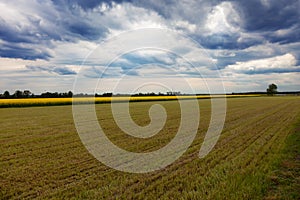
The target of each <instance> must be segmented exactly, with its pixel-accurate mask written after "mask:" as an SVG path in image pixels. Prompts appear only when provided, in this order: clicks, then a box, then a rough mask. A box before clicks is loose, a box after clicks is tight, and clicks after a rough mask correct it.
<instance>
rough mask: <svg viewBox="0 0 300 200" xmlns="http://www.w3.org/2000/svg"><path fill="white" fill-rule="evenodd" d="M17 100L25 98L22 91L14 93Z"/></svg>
mask: <svg viewBox="0 0 300 200" xmlns="http://www.w3.org/2000/svg"><path fill="white" fill-rule="evenodd" d="M14 97H15V98H22V97H23V92H22V91H20V90H16V91H15V93H14Z"/></svg>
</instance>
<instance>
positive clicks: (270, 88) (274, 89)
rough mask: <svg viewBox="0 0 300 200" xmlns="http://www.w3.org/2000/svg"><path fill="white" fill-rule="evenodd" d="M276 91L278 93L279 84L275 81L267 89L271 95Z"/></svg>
mask: <svg viewBox="0 0 300 200" xmlns="http://www.w3.org/2000/svg"><path fill="white" fill-rule="evenodd" d="M276 93H277V85H276V84H274V83H272V84H270V85H269V88H268V89H267V94H268V95H269V96H273V95H274V94H276Z"/></svg>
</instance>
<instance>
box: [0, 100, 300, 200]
mask: <svg viewBox="0 0 300 200" xmlns="http://www.w3.org/2000/svg"><path fill="white" fill-rule="evenodd" d="M157 103H160V104H161V105H163V106H164V107H165V108H166V111H167V114H168V118H167V123H166V125H165V127H164V129H163V130H162V131H161V132H159V133H158V134H157V135H155V136H153V137H151V138H149V139H137V138H133V137H131V136H128V135H126V134H124V133H123V132H122V131H121V130H120V129H119V128H118V126H117V125H116V123H115V122H114V120H113V117H112V113H111V109H110V104H98V105H96V110H97V116H98V119H99V123H100V124H101V126H102V127H104V131H105V133H106V134H107V136H108V137H109V138H110V139H111V141H113V142H114V143H115V144H116V145H118V146H119V147H121V148H123V149H126V150H129V151H134V152H149V151H153V150H156V149H159V148H161V147H163V146H164V145H166V144H168V142H169V141H170V140H171V139H172V138H173V137H174V136H175V134H176V132H177V129H178V126H179V123H180V110H179V104H178V102H177V101H156V102H133V103H130V107H131V110H130V112H131V115H132V118H133V120H134V121H135V122H136V123H137V124H139V125H141V126H144V125H147V124H148V123H149V122H150V119H149V116H148V109H149V108H150V106H151V105H153V104H157ZM227 104H228V105H227V116H226V122H225V127H224V129H223V132H222V135H221V137H220V139H219V141H218V143H217V145H216V146H215V148H214V149H213V150H212V151H211V152H210V153H209V154H208V155H207V156H206V157H205V158H203V159H200V158H198V152H199V149H200V147H201V144H202V142H203V138H204V136H205V133H206V130H207V128H208V124H209V120H210V100H209V99H200V100H199V106H200V110H201V115H200V119H201V120H200V126H199V128H198V134H197V136H196V138H195V140H194V142H193V143H192V145H191V146H190V148H189V149H188V150H187V152H186V153H185V154H184V155H183V156H182V157H180V158H179V159H178V160H176V161H175V162H174V163H173V164H171V165H170V166H168V167H166V168H165V169H162V170H160V171H155V172H151V173H146V174H132V173H125V172H119V171H116V170H114V169H111V168H109V167H107V166H105V165H104V164H102V163H100V162H99V161H97V160H96V159H95V158H94V157H93V156H92V155H91V154H89V153H88V151H87V150H86V149H85V147H84V146H83V144H82V143H81V141H80V139H79V136H78V134H77V132H76V129H75V125H74V122H73V118H72V107H71V106H69V105H66V106H51V107H47V106H45V107H26V108H1V109H0V123H1V126H0V199H19V198H25V199H26V198H40V199H45V198H53V199H57V198H60V199H61V198H75V199H297V198H299V192H298V191H297V188H298V187H299V160H300V159H299V144H300V142H299V138H300V137H299V135H300V130H299V128H298V127H299V126H300V98H299V97H248V98H232V99H228V100H227Z"/></svg>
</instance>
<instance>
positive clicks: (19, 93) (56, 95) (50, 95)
mask: <svg viewBox="0 0 300 200" xmlns="http://www.w3.org/2000/svg"><path fill="white" fill-rule="evenodd" d="M176 95H181V93H180V92H167V93H161V92H159V93H154V92H148V93H136V94H132V95H131V94H113V93H112V92H105V93H102V94H98V93H95V94H84V93H80V94H73V92H72V91H68V92H61V93H58V92H44V93H41V94H38V95H36V94H34V93H32V92H31V91H30V90H24V91H21V90H16V91H15V92H14V93H12V94H10V93H9V91H5V92H4V93H3V94H0V99H20V98H68V97H93V96H95V97H111V96H176Z"/></svg>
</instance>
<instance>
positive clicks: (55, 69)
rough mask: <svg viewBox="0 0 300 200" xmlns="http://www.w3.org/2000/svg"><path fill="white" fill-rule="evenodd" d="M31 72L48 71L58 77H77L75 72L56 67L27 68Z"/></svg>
mask: <svg viewBox="0 0 300 200" xmlns="http://www.w3.org/2000/svg"><path fill="white" fill-rule="evenodd" d="M26 68H27V69H28V70H30V71H46V72H49V73H55V74H58V75H75V74H77V73H76V72H75V71H73V70H71V69H68V68H67V67H56V66H30V65H28V66H26Z"/></svg>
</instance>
